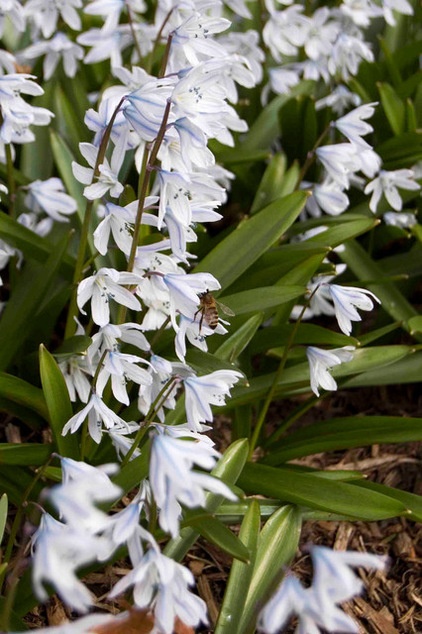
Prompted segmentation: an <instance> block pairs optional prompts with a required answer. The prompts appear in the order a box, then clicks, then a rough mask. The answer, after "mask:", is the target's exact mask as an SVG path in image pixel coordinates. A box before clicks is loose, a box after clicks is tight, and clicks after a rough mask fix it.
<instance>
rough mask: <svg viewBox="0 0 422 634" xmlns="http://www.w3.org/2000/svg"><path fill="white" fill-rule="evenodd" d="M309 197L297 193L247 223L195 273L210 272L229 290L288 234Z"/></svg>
mask: <svg viewBox="0 0 422 634" xmlns="http://www.w3.org/2000/svg"><path fill="white" fill-rule="evenodd" d="M306 198H307V194H306V193H305V192H295V193H293V194H290V195H289V196H286V197H285V198H282V199H280V200H276V201H275V202H273V203H271V204H270V205H268V206H267V207H265V209H263V210H262V211H260V212H259V213H257V214H256V215H255V216H253V217H252V218H249V219H248V220H245V221H244V222H243V223H241V224H240V225H239V226H238V227H237V228H236V229H235V230H234V231H233V232H232V233H230V234H229V235H228V236H227V237H226V238H225V239H224V240H222V241H221V242H220V243H219V244H218V245H217V246H216V247H215V248H214V249H213V250H212V251H211V253H209V254H208V255H206V256H205V258H204V259H203V260H202V262H201V263H200V264H199V265H198V266H197V267H196V268H195V272H199V271H208V272H209V273H212V275H215V276H216V277H217V279H218V280H219V282H220V284H221V286H222V287H223V288H227V287H228V286H230V284H232V283H233V282H234V281H235V280H236V279H237V278H238V277H239V276H240V275H241V274H242V273H243V272H244V271H246V269H248V268H249V267H250V266H252V264H253V263H254V262H255V261H256V260H257V259H258V258H259V257H260V256H261V255H262V254H263V253H264V252H265V251H267V249H269V248H270V246H271V245H272V244H274V242H276V241H277V240H278V239H279V238H280V237H281V236H282V235H283V233H285V231H286V230H287V229H288V228H289V227H290V225H291V224H292V223H293V222H294V221H295V220H296V218H297V216H298V215H299V214H300V212H301V211H302V209H303V207H304V205H305V202H306Z"/></svg>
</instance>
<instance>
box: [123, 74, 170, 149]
mask: <svg viewBox="0 0 422 634" xmlns="http://www.w3.org/2000/svg"><path fill="white" fill-rule="evenodd" d="M119 66H121V64H119ZM173 83H174V80H171V79H154V80H152V81H149V82H147V83H145V84H144V85H143V86H141V88H138V89H137V90H135V91H133V92H131V93H130V94H128V95H127V97H126V99H125V102H124V104H123V106H122V113H123V115H124V116H125V118H126V119H127V121H128V122H129V123H130V124H131V126H132V127H133V128H134V130H135V131H136V132H137V133H138V134H139V136H140V137H141V139H143V140H144V141H154V139H155V138H156V137H157V134H158V131H159V129H160V127H161V124H162V121H163V118H164V112H165V109H166V105H167V99H168V98H169V97H170V94H171V90H172V84H173Z"/></svg>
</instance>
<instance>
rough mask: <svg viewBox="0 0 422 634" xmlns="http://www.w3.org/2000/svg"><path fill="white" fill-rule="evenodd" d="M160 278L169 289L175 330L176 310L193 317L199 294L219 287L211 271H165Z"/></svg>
mask: <svg viewBox="0 0 422 634" xmlns="http://www.w3.org/2000/svg"><path fill="white" fill-rule="evenodd" d="M162 280H163V282H164V284H165V286H166V287H167V289H168V291H169V295H170V315H171V319H172V324H173V327H174V329H175V330H177V324H176V312H177V313H181V314H182V315H185V316H187V317H191V318H193V316H194V314H195V312H196V311H197V309H198V305H199V295H201V294H202V293H206V292H207V291H214V290H218V289H219V288H220V284H219V282H218V280H216V278H215V277H214V276H213V275H211V273H189V274H185V275H182V274H177V273H167V274H166V275H164V276H163V277H162Z"/></svg>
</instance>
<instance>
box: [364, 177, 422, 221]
mask: <svg viewBox="0 0 422 634" xmlns="http://www.w3.org/2000/svg"><path fill="white" fill-rule="evenodd" d="M398 188H400V189H407V190H410V191H416V190H418V189H420V185H419V184H418V183H416V182H415V181H414V173H413V172H412V170H408V169H401V170H394V171H391V172H387V171H386V170H381V171H380V173H379V175H378V176H377V177H376V178H374V180H373V181H371V182H370V183H368V184H367V186H366V187H365V194H370V193H371V192H372V197H371V200H370V203H369V208H370V210H371V211H373V212H374V213H375V212H376V210H377V208H378V203H379V201H380V200H381V196H382V195H383V194H384V196H385V198H386V199H387V201H388V203H389V204H390V205H391V207H392V208H393V209H394V210H395V211H401V209H402V207H403V201H402V199H401V196H400V194H399V192H398Z"/></svg>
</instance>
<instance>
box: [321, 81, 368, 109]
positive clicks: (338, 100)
mask: <svg viewBox="0 0 422 634" xmlns="http://www.w3.org/2000/svg"><path fill="white" fill-rule="evenodd" d="M360 103H361V99H360V97H359V95H357V94H356V93H354V92H350V90H349V89H348V88H346V86H343V85H342V84H340V85H339V86H336V87H335V88H334V90H332V91H331V92H330V93H329V94H328V95H327V96H326V97H323V98H322V99H318V101H316V102H315V109H316V110H321V109H322V108H325V107H326V106H329V107H330V108H332V109H333V111H334V112H335V113H336V114H338V115H341V114H342V113H343V112H344V111H345V110H346V108H348V107H349V106H359V105H360Z"/></svg>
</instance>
